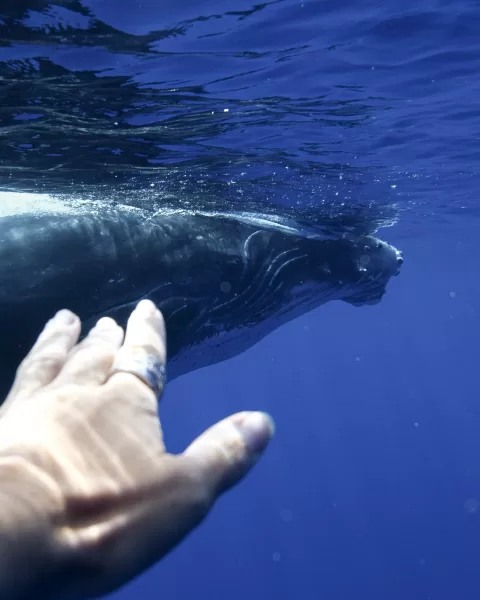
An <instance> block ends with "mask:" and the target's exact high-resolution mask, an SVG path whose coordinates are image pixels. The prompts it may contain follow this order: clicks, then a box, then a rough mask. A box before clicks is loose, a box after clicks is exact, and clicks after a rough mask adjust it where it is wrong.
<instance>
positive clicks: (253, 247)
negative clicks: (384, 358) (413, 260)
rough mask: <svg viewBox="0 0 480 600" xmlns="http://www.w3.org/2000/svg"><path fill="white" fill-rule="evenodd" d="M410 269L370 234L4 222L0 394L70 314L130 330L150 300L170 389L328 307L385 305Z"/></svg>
mask: <svg viewBox="0 0 480 600" xmlns="http://www.w3.org/2000/svg"><path fill="white" fill-rule="evenodd" d="M260 216H261V215H259V217H260ZM402 262H403V259H402V256H401V252H399V251H398V250H396V249H395V248H394V247H393V246H390V245H389V244H387V243H386V242H384V241H382V240H380V239H378V238H376V237H374V236H373V235H360V236H358V235H356V236H355V237H353V238H352V239H348V238H338V239H315V237H313V238H309V237H304V236H302V235H300V234H299V233H295V232H294V231H293V230H290V229H289V230H287V231H285V230H282V229H281V228H276V227H266V226H265V225H264V223H263V221H262V219H261V218H259V219H258V223H257V222H256V221H255V219H250V221H245V220H243V221H242V220H241V219H236V218H235V216H234V215H227V216H222V215H221V214H216V215H208V214H196V213H194V212H192V213H191V214H183V213H181V212H175V211H171V212H170V213H165V214H150V215H149V216H148V217H145V214H144V213H142V212H139V211H122V210H119V209H109V210H105V211H99V212H98V213H95V212H93V211H92V212H90V213H89V212H88V211H78V212H77V213H75V211H73V212H72V211H66V212H64V213H62V212H57V213H33V212H27V213H24V214H12V215H8V216H3V217H0V332H1V333H0V353H1V356H2V364H1V367H0V369H1V372H0V392H1V393H2V394H5V393H6V391H7V390H8V387H9V386H10V384H11V381H12V378H13V376H14V373H15V370H16V367H17V366H18V364H19V362H20V361H21V359H22V358H23V357H24V355H25V354H26V353H27V351H28V350H29V348H30V346H31V344H32V343H33V342H34V340H35V338H36V336H37V335H38V333H39V331H40V330H41V328H42V327H43V325H44V323H45V322H46V321H47V320H48V319H49V318H50V317H51V316H52V315H53V314H54V313H55V312H56V311H57V310H58V309H60V308H63V307H67V308H69V309H71V310H73V311H74V312H76V313H77V314H78V315H79V316H80V318H81V319H82V322H83V323H84V327H85V329H88V328H89V327H91V326H92V325H93V323H94V322H95V321H96V320H97V319H98V318H99V317H101V316H105V315H109V316H112V317H113V318H115V319H117V321H118V322H119V324H121V325H125V323H126V320H127V317H128V315H129V313H130V311H131V310H132V309H133V307H134V305H135V304H136V303H137V302H138V300H140V299H141V298H150V299H151V300H153V301H154V302H155V303H156V304H157V306H158V307H159V308H160V309H161V311H162V312H163V314H164V317H165V321H166V325H167V336H168V354H169V365H168V372H169V379H174V378H176V377H178V376H180V375H182V374H184V373H187V372H189V371H192V370H195V369H198V368H200V367H205V366H207V365H210V364H213V363H217V362H219V361H222V360H225V359H228V358H230V357H233V356H235V355H237V354H239V353H240V352H243V351H245V350H246V349H248V348H249V347H251V346H252V345H254V344H255V343H256V342H258V341H259V340H260V339H261V338H263V337H264V336H265V335H267V334H268V333H270V332H271V331H273V330H274V329H276V328H277V327H279V326H280V325H281V324H283V323H285V322H287V321H290V320H291V319H294V318H295V317H297V316H299V315H301V314H303V313H305V312H306V311H309V310H311V309H313V308H315V307H317V306H319V305H321V304H323V303H325V302H327V301H329V300H334V299H338V300H343V301H345V302H348V303H350V304H353V305H356V306H362V305H364V304H374V303H376V302H378V301H379V300H380V299H381V298H382V296H383V295H384V293H385V289H386V285H387V283H388V281H389V279H390V278H391V277H392V276H394V275H397V274H398V273H399V270H400V266H401V263H402ZM2 397H3V396H2Z"/></svg>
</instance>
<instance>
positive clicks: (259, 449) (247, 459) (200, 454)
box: [184, 412, 275, 499]
mask: <svg viewBox="0 0 480 600" xmlns="http://www.w3.org/2000/svg"><path fill="white" fill-rule="evenodd" d="M274 430H275V426H274V423H273V420H272V418H271V417H270V416H269V415H267V414H266V413H262V412H240V413H237V414H234V415H231V416H230V417H227V418H226V419H224V420H223V421H219V422H218V423H216V424H215V425H213V426H212V427H210V428H209V429H207V430H206V431H205V432H204V433H202V434H201V435H200V436H199V437H198V438H197V439H196V440H195V441H194V442H193V443H192V444H191V445H190V446H189V447H188V448H187V449H186V450H185V452H184V456H188V457H189V458H190V459H194V462H195V466H196V468H197V469H198V470H199V471H200V472H198V477H199V478H200V479H201V480H202V483H203V485H205V486H206V490H207V491H208V492H209V493H210V494H211V496H212V498H213V499H215V498H216V497H217V496H218V495H220V494H221V493H222V492H224V491H226V490H227V489H228V488H229V487H231V486H232V485H235V484H236V483H238V482H239V481H240V480H241V479H242V478H243V477H244V476H245V475H246V474H247V473H248V471H250V469H251V468H252V467H253V465H254V464H255V463H256V462H257V460H258V459H259V458H260V456H261V455H262V454H263V452H264V450H265V449H266V447H267V446H268V443H269V442H270V440H271V438H272V436H273V433H274Z"/></svg>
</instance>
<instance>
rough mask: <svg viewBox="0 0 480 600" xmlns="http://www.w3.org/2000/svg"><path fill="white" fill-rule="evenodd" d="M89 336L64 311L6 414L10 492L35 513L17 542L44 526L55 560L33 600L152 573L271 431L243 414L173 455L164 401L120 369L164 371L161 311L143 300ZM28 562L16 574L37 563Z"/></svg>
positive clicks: (29, 363)
mask: <svg viewBox="0 0 480 600" xmlns="http://www.w3.org/2000/svg"><path fill="white" fill-rule="evenodd" d="M79 334H80V321H79V319H78V317H76V316H75V315H74V314H73V313H71V312H69V311H65V310H64V311H60V313H58V314H57V315H56V317H55V318H54V319H52V320H51V321H50V322H49V323H48V324H47V326H46V327H45V329H44V331H43V332H42V334H41V335H40V337H39V339H38V341H37V342H36V344H35V345H34V347H33V348H32V350H31V352H30V353H29V355H28V356H27V357H26V359H25V360H24V362H23V363H22V365H21V366H20V368H19V370H18V373H17V377H16V380H15V383H14V385H13V387H12V390H11V392H10V394H9V396H8V398H7V401H6V402H5V404H4V405H3V407H2V409H1V413H0V486H2V481H3V482H5V483H4V485H3V489H4V490H10V489H12V490H14V492H15V496H16V497H20V498H21V500H22V502H23V505H26V506H28V507H30V508H31V509H32V510H31V514H32V515H35V517H33V516H32V524H30V525H29V526H28V527H26V528H25V529H24V530H25V531H26V532H29V533H28V535H25V536H24V537H21V536H18V539H16V542H17V545H21V544H24V545H25V548H27V546H28V545H29V540H30V542H31V541H33V540H36V539H38V536H39V533H38V531H37V529H38V527H40V525H38V526H36V525H35V527H37V529H35V527H34V523H37V524H38V523H40V522H41V523H42V531H46V534H44V533H42V536H43V535H48V536H49V539H48V540H47V541H45V543H44V545H43V546H42V548H43V550H42V552H43V554H45V553H46V552H47V551H46V550H45V548H48V554H49V560H51V561H52V562H53V563H54V568H53V569H52V570H51V573H52V575H51V581H49V582H45V586H46V588H45V590H42V591H39V590H38V589H35V590H33V591H32V597H42V598H51V597H52V598H53V597H57V596H60V597H67V598H75V599H84V598H91V597H93V596H99V595H102V594H106V593H109V592H112V591H113V590H115V589H117V588H118V587H119V586H121V585H122V584H124V583H126V582H127V581H129V580H130V579H132V578H133V577H135V576H136V575H138V574H139V573H141V572H142V571H143V570H145V569H146V568H148V567H150V566H151V565H152V564H154V563H155V562H156V561H158V560H159V559H160V558H161V557H162V556H164V555H165V554H166V553H167V552H168V551H169V550H171V549H172V548H173V547H174V546H175V545H176V544H177V543H178V542H179V541H180V540H181V539H182V538H183V537H184V536H185V535H186V534H187V533H188V532H189V531H191V530H192V529H193V528H194V527H195V526H196V525H197V524H198V523H199V522H200V521H201V520H202V519H203V518H204V517H205V516H206V514H207V513H208V511H209V510H210V508H211V506H212V504H213V503H214V501H215V500H216V499H217V498H218V497H219V495H220V494H221V493H222V492H224V491H225V490H227V489H228V488H230V487H231V486H232V485H234V484H236V483H237V482H238V481H239V480H240V479H241V478H242V477H243V476H244V475H245V474H246V473H247V472H248V471H249V469H250V468H251V467H252V466H253V464H254V463H255V462H256V459H257V458H258V457H259V456H260V454H261V453H262V452H263V450H264V449H265V448H266V446H267V444H268V442H269V440H270V438H271V435H272V433H273V424H272V421H271V420H270V418H269V417H267V416H266V415H264V414H262V413H251V412H244V413H238V414H235V415H233V416H231V417H229V418H227V419H225V420H223V421H221V422H219V423H217V424H216V425H214V426H213V427H212V428H210V429H209V430H207V431H206V432H205V433H203V434H202V435H201V436H200V437H199V438H197V439H196V440H195V441H194V442H193V443H192V444H191V445H190V446H189V447H188V448H187V449H186V451H185V452H184V453H182V454H180V455H171V454H168V453H167V452H166V450H165V446H164V443H163V437H162V429H161V425H160V421H159V418H158V412H157V402H158V397H157V394H156V393H155V392H154V390H153V389H152V387H150V386H149V385H147V383H145V382H144V381H143V380H142V379H141V378H140V377H138V376H137V375H135V374H134V373H132V372H125V371H115V370H114V371H113V373H112V365H114V364H116V365H121V364H122V361H123V364H128V362H129V361H131V359H132V358H135V359H136V360H137V361H139V364H146V363H145V361H146V360H147V359H150V361H151V360H154V362H155V363H156V364H157V366H158V365H159V364H162V365H164V364H165V361H166V342H165V326H164V322H163V318H162V316H161V314H160V312H159V311H158V310H157V309H156V308H155V306H154V305H153V303H151V302H150V301H147V300H144V301H142V302H140V303H139V304H138V306H137V308H136V310H135V311H134V312H133V313H132V315H131V317H130V319H129V322H128V325H127V327H126V331H125V336H124V333H123V330H122V329H121V328H120V327H119V326H118V325H117V324H116V323H115V321H113V320H112V319H109V318H103V319H100V321H99V322H98V324H97V326H96V327H94V328H93V329H92V330H91V331H90V333H89V334H88V336H87V337H86V338H85V339H84V340H82V341H81V342H80V343H78V344H77V341H78V337H79ZM160 384H161V382H160ZM160 387H161V386H160ZM161 391H162V390H161V389H159V390H157V392H159V393H161ZM7 471H8V473H10V478H9V476H8V475H5V474H6V473H7ZM2 473H3V477H2ZM12 474H13V476H12ZM19 490H21V491H19ZM0 511H1V505H0ZM25 514H27V515H28V514H30V513H29V512H28V510H27V512H26V513H25V512H22V519H24V515H25ZM0 517H1V514H0ZM25 518H26V517H25ZM12 522H15V520H12ZM1 524H2V519H1V518H0V525H1ZM32 527H33V529H32ZM29 536H30V537H29ZM42 539H43V538H42ZM30 545H31V544H30ZM30 553H31V550H30ZM27 554H28V553H27ZM27 554H25V556H26V555H27ZM19 556H22V553H20V555H19ZM32 564H33V563H32ZM20 566H23V569H24V570H22V569H20V570H19V571H18V573H25V569H26V570H28V568H29V565H20ZM42 568H43V569H45V565H44V566H43V567H42ZM12 577H13V575H12ZM57 585H58V586H59V587H58V589H57ZM47 588H48V589H47ZM25 593H26V595H25ZM23 597H30V596H29V595H28V591H27V592H24V596H22V598H23Z"/></svg>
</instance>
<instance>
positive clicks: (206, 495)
mask: <svg viewBox="0 0 480 600" xmlns="http://www.w3.org/2000/svg"><path fill="white" fill-rule="evenodd" d="M186 466H187V467H189V468H185V469H182V470H181V471H180V472H179V473H178V478H179V480H178V481H177V484H178V485H179V486H180V487H181V488H182V489H185V490H186V491H187V492H188V502H189V507H190V510H191V512H192V514H193V515H195V516H196V517H197V518H198V519H202V518H203V517H204V516H205V515H206V514H207V513H208V511H209V510H210V508H211V506H212V504H213V494H212V489H211V485H209V480H208V478H207V477H205V472H204V470H203V469H198V465H195V464H193V463H192V464H191V465H186Z"/></svg>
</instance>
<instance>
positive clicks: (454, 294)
mask: <svg viewBox="0 0 480 600" xmlns="http://www.w3.org/2000/svg"><path fill="white" fill-rule="evenodd" d="M448 295H449V296H450V298H455V296H456V295H457V292H448Z"/></svg>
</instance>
